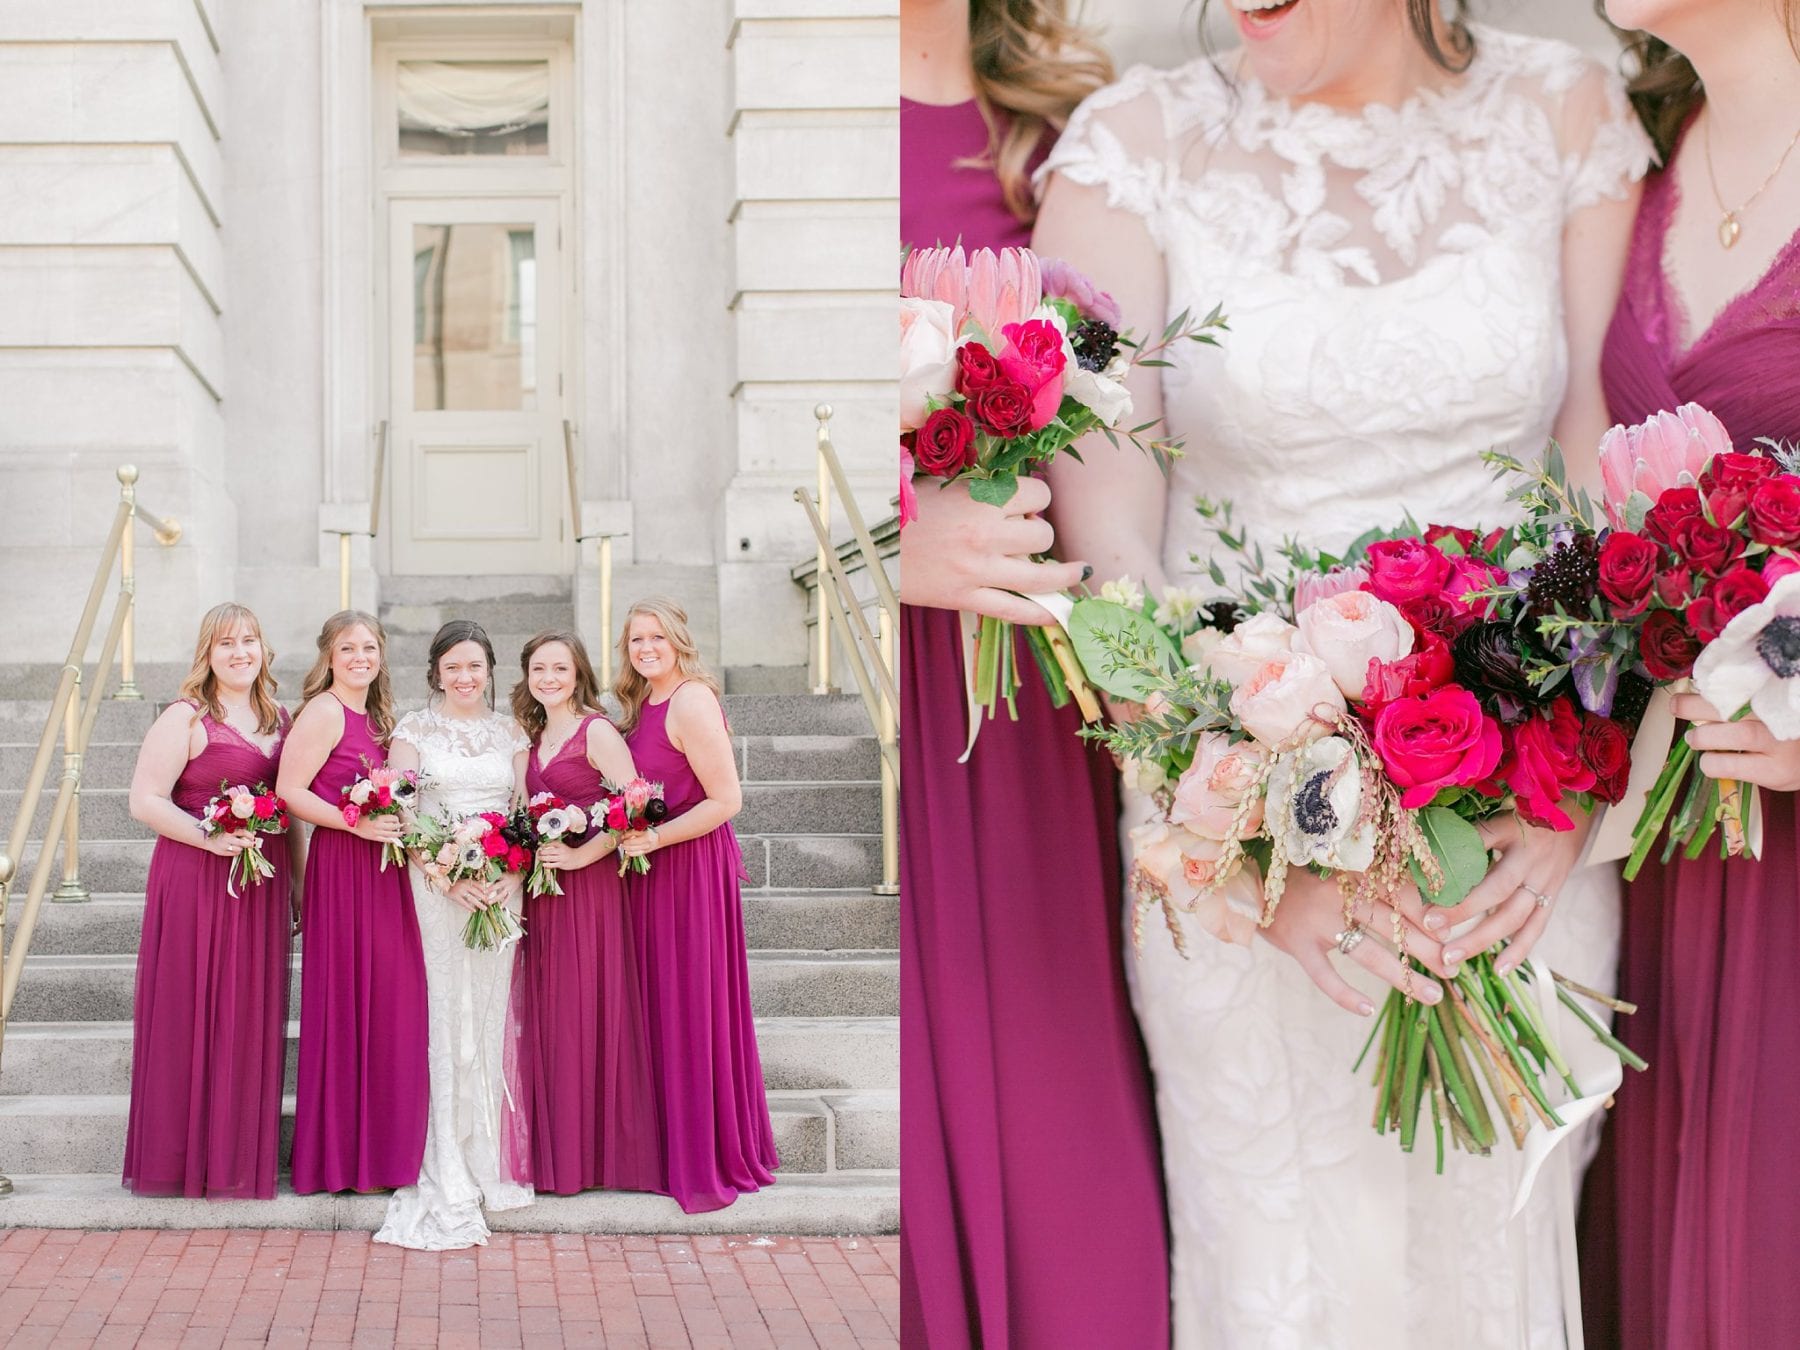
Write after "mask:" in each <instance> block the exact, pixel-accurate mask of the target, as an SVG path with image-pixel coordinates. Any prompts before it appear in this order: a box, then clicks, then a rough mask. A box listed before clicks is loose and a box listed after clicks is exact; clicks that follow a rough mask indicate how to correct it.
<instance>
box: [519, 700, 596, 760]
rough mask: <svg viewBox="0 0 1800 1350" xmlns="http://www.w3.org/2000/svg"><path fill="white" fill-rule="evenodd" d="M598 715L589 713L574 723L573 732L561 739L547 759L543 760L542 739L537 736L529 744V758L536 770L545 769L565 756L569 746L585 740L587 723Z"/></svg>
mask: <svg viewBox="0 0 1800 1350" xmlns="http://www.w3.org/2000/svg"><path fill="white" fill-rule="evenodd" d="M599 715H600V714H599V713H589V714H588V715H587V716H586V717H583V718H582V719H581V721H580V722H578V723H576V725H575V730H573V731H571V732H570V733H569V734H568V735H567V736H566V737H564V738H563V743H562V744H561V745H559V746H557V747H556V750H555V751H554V752H553V753H552V754H551V756H550V758H549V759H545V758H544V755H543V748H544V740H543V737H542V736H539V737H538V739H537V740H535V741H533V742H532V744H531V757H532V758H533V759H535V760H536V761H537V766H538V768H540V769H547V768H549V767H550V766H551V765H552V764H554V763H556V761H557V760H559V759H561V758H562V757H563V756H564V755H565V754H567V753H568V750H569V747H570V746H571V745H574V744H575V742H577V741H579V740H582V739H583V738H585V736H586V735H587V729H588V723H590V722H592V721H593V720H594V719H595V718H596V717H598V716H599Z"/></svg>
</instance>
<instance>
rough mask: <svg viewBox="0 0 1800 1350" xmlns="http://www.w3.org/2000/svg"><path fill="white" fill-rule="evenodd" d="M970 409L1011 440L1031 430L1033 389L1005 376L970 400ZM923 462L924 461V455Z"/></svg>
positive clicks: (986, 424)
mask: <svg viewBox="0 0 1800 1350" xmlns="http://www.w3.org/2000/svg"><path fill="white" fill-rule="evenodd" d="M969 411H970V412H971V413H972V414H974V416H975V420H976V421H978V422H980V423H981V425H982V426H984V427H986V428H987V429H988V430H989V431H991V432H993V433H994V434H995V435H996V436H1005V437H1007V438H1008V439H1010V438H1012V437H1014V436H1018V435H1022V434H1023V433H1025V432H1027V431H1029V430H1031V414H1032V392H1031V390H1030V389H1029V388H1027V387H1026V386H1025V385H1024V384H1022V383H1020V382H1019V381H1018V380H1015V379H1012V378H1010V377H1009V376H1006V375H1002V376H1001V377H1000V378H999V379H998V380H996V381H995V382H994V383H993V384H990V385H989V386H988V387H987V388H986V389H982V390H978V391H977V392H976V393H975V394H974V396H973V397H971V398H970V399H969ZM925 425H926V426H927V427H929V426H930V425H931V424H930V423H929V422H927V423H926V424H925ZM920 439H921V440H923V436H921V438H920ZM915 453H916V452H915ZM920 463H921V464H923V463H924V460H923V459H922V458H921V460H920Z"/></svg>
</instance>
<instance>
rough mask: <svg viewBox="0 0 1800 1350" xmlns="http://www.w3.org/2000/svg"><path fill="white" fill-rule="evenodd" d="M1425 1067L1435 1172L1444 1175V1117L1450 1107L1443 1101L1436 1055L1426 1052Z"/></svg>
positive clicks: (1441, 1082) (1442, 1084) (1442, 1086)
mask: <svg viewBox="0 0 1800 1350" xmlns="http://www.w3.org/2000/svg"><path fill="white" fill-rule="evenodd" d="M1425 1067H1426V1069H1427V1070H1428V1071H1429V1077H1430V1080H1431V1133H1432V1135H1433V1136H1434V1137H1435V1139H1436V1140H1437V1174H1438V1175H1439V1176H1440V1177H1441V1176H1443V1175H1444V1117H1445V1116H1447V1115H1449V1114H1450V1108H1449V1106H1448V1104H1447V1103H1446V1102H1445V1101H1444V1080H1443V1077H1442V1076H1441V1075H1440V1074H1439V1073H1438V1062H1437V1056H1436V1055H1434V1054H1430V1053H1427V1054H1426V1056H1425Z"/></svg>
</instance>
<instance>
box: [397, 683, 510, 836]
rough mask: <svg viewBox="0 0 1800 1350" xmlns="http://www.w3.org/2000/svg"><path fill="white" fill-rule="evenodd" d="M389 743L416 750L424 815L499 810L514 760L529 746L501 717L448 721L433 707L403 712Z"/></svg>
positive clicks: (506, 801)
mask: <svg viewBox="0 0 1800 1350" xmlns="http://www.w3.org/2000/svg"><path fill="white" fill-rule="evenodd" d="M394 739H395V740H396V741H405V742H406V743H407V744H408V745H410V746H412V747H414V748H415V749H416V750H417V751H418V752H419V772H420V774H421V776H422V777H423V778H424V780H425V782H424V789H423V791H422V792H421V793H420V808H421V809H422V810H423V811H425V812H426V814H428V815H440V814H444V813H449V814H452V815H468V814H470V813H472V812H475V811H504V810H505V809H506V808H507V807H508V806H509V805H510V804H511V803H512V795H513V786H514V785H513V756H514V755H515V754H517V753H518V752H519V751H521V750H523V749H525V748H526V746H527V745H528V744H529V742H527V741H526V739H525V733H524V732H522V731H520V730H519V726H518V724H517V723H516V722H514V721H513V720H512V718H510V717H508V716H506V715H505V714H504V713H491V714H489V715H488V716H486V717H451V716H450V715H449V714H447V713H444V712H441V711H439V710H438V709H436V708H425V709H422V710H421V711H419V712H410V713H408V714H406V716H405V717H402V718H401V719H400V725H399V726H397V727H395V728H394Z"/></svg>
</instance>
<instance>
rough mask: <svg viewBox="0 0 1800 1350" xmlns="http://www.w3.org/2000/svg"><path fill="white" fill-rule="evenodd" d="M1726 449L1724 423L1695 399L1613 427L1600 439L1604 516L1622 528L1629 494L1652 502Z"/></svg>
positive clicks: (1690, 478)
mask: <svg viewBox="0 0 1800 1350" xmlns="http://www.w3.org/2000/svg"><path fill="white" fill-rule="evenodd" d="M1730 450H1731V436H1730V434H1729V433H1728V432H1727V431H1726V430H1725V427H1724V424H1723V423H1721V422H1720V421H1719V419H1718V418H1716V417H1714V416H1713V415H1712V414H1711V413H1709V412H1708V411H1707V410H1706V409H1705V408H1702V407H1701V406H1700V405H1699V404H1698V403H1684V404H1682V405H1681V406H1680V407H1679V408H1677V409H1676V410H1675V411H1674V412H1659V413H1657V414H1656V415H1655V416H1654V417H1651V418H1650V419H1649V420H1647V421H1644V422H1639V423H1638V424H1637V425H1636V426H1630V427H1628V426H1616V427H1614V428H1612V430H1610V431H1608V432H1607V433H1606V434H1605V435H1604V436H1602V437H1601V438H1600V478H1601V481H1602V483H1603V484H1604V489H1605V490H1604V497H1605V503H1606V516H1607V519H1608V520H1610V521H1612V523H1613V526H1614V528H1615V529H1624V528H1625V503H1626V502H1627V501H1628V500H1630V498H1631V494H1632V493H1633V492H1641V493H1643V494H1644V495H1645V496H1646V497H1648V498H1649V499H1650V500H1651V501H1655V500H1656V499H1657V498H1658V497H1660V496H1662V494H1663V493H1664V492H1665V491H1667V490H1668V489H1669V488H1672V487H1685V486H1691V485H1692V484H1693V483H1695V482H1696V481H1698V479H1699V477H1700V472H1701V470H1703V469H1704V468H1705V467H1706V462H1707V461H1708V460H1709V459H1711V458H1712V457H1713V456H1714V455H1717V454H1725V453H1728V452H1729V451H1730Z"/></svg>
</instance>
